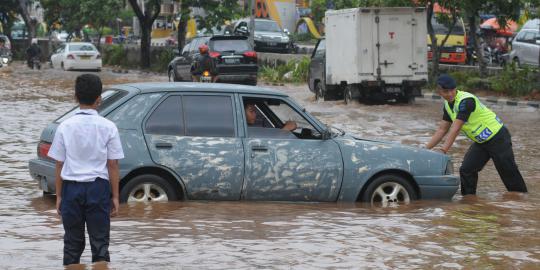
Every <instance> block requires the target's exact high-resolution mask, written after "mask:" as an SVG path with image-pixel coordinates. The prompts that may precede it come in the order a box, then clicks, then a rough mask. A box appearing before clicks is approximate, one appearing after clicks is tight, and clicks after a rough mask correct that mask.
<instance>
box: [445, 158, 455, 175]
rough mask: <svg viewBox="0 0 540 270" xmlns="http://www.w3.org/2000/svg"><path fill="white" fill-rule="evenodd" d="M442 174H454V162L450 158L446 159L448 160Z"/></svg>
mask: <svg viewBox="0 0 540 270" xmlns="http://www.w3.org/2000/svg"><path fill="white" fill-rule="evenodd" d="M444 174H446V175H450V174H454V163H453V162H452V161H451V160H448V162H446V169H445V170H444Z"/></svg>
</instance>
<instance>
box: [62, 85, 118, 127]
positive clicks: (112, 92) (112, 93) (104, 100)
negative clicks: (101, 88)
mask: <svg viewBox="0 0 540 270" xmlns="http://www.w3.org/2000/svg"><path fill="white" fill-rule="evenodd" d="M127 94H128V92H127V91H124V90H117V89H109V90H105V92H103V93H102V94H101V104H99V106H98V107H97V111H98V113H99V112H101V111H103V110H104V109H106V108H107V107H109V106H110V105H111V104H113V103H115V102H116V101H118V100H119V99H121V98H123V97H124V96H126V95H127ZM77 108H79V106H75V107H74V108H73V109H71V110H70V111H68V112H67V113H66V114H64V115H62V116H61V117H60V118H58V119H56V120H55V122H56V123H61V122H62V121H64V120H66V119H68V118H70V117H71V116H73V115H74V114H75V112H76V111H77V110H76V109H77Z"/></svg>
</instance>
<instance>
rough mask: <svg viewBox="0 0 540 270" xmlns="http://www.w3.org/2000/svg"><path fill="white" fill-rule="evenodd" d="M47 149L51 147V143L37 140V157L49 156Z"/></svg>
mask: <svg viewBox="0 0 540 270" xmlns="http://www.w3.org/2000/svg"><path fill="white" fill-rule="evenodd" d="M49 149H51V144H50V143H47V142H39V144H38V157H40V158H49V157H48V156H47V154H49Z"/></svg>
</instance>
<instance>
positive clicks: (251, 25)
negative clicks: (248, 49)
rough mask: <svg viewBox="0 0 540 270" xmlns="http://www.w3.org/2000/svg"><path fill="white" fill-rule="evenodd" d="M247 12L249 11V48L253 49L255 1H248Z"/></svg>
mask: <svg viewBox="0 0 540 270" xmlns="http://www.w3.org/2000/svg"><path fill="white" fill-rule="evenodd" d="M249 10H250V11H251V14H250V17H249V27H248V31H249V43H251V46H253V48H255V39H254V36H255V0H249Z"/></svg>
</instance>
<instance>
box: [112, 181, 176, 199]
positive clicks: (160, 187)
mask: <svg viewBox="0 0 540 270" xmlns="http://www.w3.org/2000/svg"><path fill="white" fill-rule="evenodd" d="M175 200H177V196H176V192H174V189H173V187H172V186H171V184H170V183H169V182H167V180H165V179H163V178H162V177H160V176H157V175H152V174H144V175H139V176H137V177H134V178H133V179H131V180H129V182H128V183H127V184H126V185H125V186H124V187H123V188H122V190H121V191H120V201H121V202H166V201H175Z"/></svg>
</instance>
